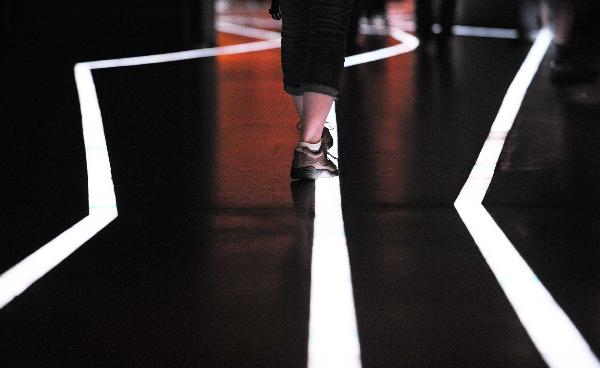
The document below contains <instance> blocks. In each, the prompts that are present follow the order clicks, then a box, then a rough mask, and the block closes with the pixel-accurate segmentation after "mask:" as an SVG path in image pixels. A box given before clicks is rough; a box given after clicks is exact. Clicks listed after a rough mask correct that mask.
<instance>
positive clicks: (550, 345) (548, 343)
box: [454, 29, 600, 368]
mask: <svg viewBox="0 0 600 368" xmlns="http://www.w3.org/2000/svg"><path fill="white" fill-rule="evenodd" d="M551 40H552V34H551V32H550V31H549V30H547V29H545V30H543V31H541V32H540V33H539V35H538V37H537V39H536V41H535V43H534V45H533V47H532V48H531V50H530V52H529V54H528V55H527V58H526V59H525V61H524V63H523V65H522V66H521V68H520V69H519V72H518V73H517V75H516V77H515V79H514V81H513V82H512V84H511V85H510V87H509V89H508V92H507V94H506V97H505V98H504V101H503V102H502V106H501V108H500V111H499V112H498V115H497V117H496V120H495V121H494V123H493V125H492V128H491V130H490V134H489V136H488V138H487V140H486V142H485V144H484V146H483V148H482V150H481V153H480V154H479V157H478V159H477V162H476V163H475V166H474V167H473V170H472V171H471V174H470V175H469V178H468V180H467V182H466V183H465V185H464V187H463V188H462V190H461V192H460V194H459V196H458V198H457V199H456V202H455V204H454V205H455V207H456V209H457V211H458V213H459V215H460V217H461V218H462V219H463V221H464V222H465V225H466V227H467V229H468V230H469V232H470V233H471V235H472V236H473V239H474V240H475V243H476V244H477V246H478V247H479V249H480V251H481V253H482V255H483V257H484V258H485V260H486V262H487V263H488V265H489V267H490V269H491V270H492V272H493V273H494V275H495V277H496V279H497V280H498V283H499V284H500V287H501V288H502V290H503V291H504V293H505V294H506V296H507V298H508V300H509V301H510V303H511V304H512V306H513V308H514V310H515V312H516V314H517V316H518V317H519V319H520V320H521V323H522V324H523V326H524V327H525V329H526V330H527V333H528V334H529V336H530V337H531V339H532V341H533V343H534V344H535V346H536V348H537V349H538V350H539V352H540V354H541V355H542V358H543V359H544V361H545V362H546V363H547V364H548V365H549V366H550V367H551V368H573V367H577V368H598V367H600V362H599V361H598V358H597V357H596V356H595V355H594V353H593V352H592V351H591V349H590V347H589V345H588V343H587V342H586V341H585V340H584V338H583V337H582V336H581V333H580V332H579V331H578V330H577V328H576V327H575V326H574V325H573V323H572V322H571V320H570V319H569V317H568V316H567V315H566V314H565V312H564V311H563V310H562V309H561V308H560V306H559V305H558V304H557V303H556V301H555V300H554V298H553V297H552V295H550V293H549V292H548V290H547V289H546V288H545V287H544V286H543V285H542V283H541V282H540V280H539V279H538V278H537V276H536V275H535V274H534V273H533V271H532V270H531V268H530V267H529V266H528V265H527V263H526V262H525V261H524V260H523V258H522V257H521V256H520V254H519V253H518V252H517V250H516V249H515V247H514V246H513V245H512V244H511V242H510V240H509V239H508V238H507V237H506V235H505V234H504V233H503V232H502V230H501V229H500V227H499V226H498V225H497V224H496V222H495V221H494V219H493V218H492V217H491V216H490V214H489V213H488V212H487V210H486V209H485V208H484V206H483V205H482V202H483V199H484V197H485V194H486V192H487V190H488V188H489V186H490V183H491V181H492V177H493V175H494V171H495V168H496V165H497V163H498V160H499V157H500V154H501V152H502V148H503V146H504V142H505V140H506V136H507V134H508V132H509V131H510V129H511V128H512V125H513V123H514V121H515V118H516V116H517V113H518V112H519V109H520V106H521V104H522V102H523V99H524V97H525V94H526V92H527V89H528V88H529V85H530V84H531V81H532V80H533V77H534V75H535V74H536V72H537V70H538V68H539V65H540V63H541V61H542V59H543V57H544V55H545V53H546V51H547V49H548V46H549V45H550V42H551Z"/></svg>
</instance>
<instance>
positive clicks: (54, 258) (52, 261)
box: [0, 24, 281, 309]
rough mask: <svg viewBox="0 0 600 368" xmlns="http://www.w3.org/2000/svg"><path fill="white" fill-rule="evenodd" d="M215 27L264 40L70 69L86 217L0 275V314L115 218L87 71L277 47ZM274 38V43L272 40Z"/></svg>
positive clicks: (97, 112)
mask: <svg viewBox="0 0 600 368" xmlns="http://www.w3.org/2000/svg"><path fill="white" fill-rule="evenodd" d="M218 26H221V27H222V28H224V30H223V32H226V33H227V32H232V33H236V34H240V33H243V32H244V28H246V31H247V32H248V37H251V38H262V37H265V38H268V40H266V41H258V42H249V43H245V44H239V45H232V46H222V47H212V48H206V49H197V50H189V51H182V52H172V53H166V54H158V55H148V56H139V57H130V58H120V59H112V60H99V61H92V62H83V63H78V64H76V65H75V68H74V73H75V82H76V86H77V92H78V96H79V105H80V109H81V122H82V128H83V138H84V146H85V155H86V169H87V177H88V210H89V213H88V216H86V217H85V218H83V219H82V220H80V221H79V222H77V223H76V224H75V225H73V226H72V227H70V228H69V229H67V230H65V231H64V232H63V233H61V234H60V235H58V236H57V237H56V238H54V239H52V240H51V241H50V242H48V243H46V244H45V245H43V246H42V247H40V248H39V249H38V250H36V251H35V252H33V253H32V254H30V255H29V256H27V257H26V258H25V259H23V260H21V261H19V262H18V263H17V264H16V265H14V266H13V267H11V268H10V269H9V270H7V271H5V272H4V273H3V274H1V275H0V309H2V308H4V307H5V306H6V305H7V304H8V303H10V302H11V301H12V300H13V299H14V298H16V297H17V296H19V295H20V294H22V293H23V292H24V291H25V290H27V289H28V288H29V287H30V286H31V285H33V284H34V283H35V282H36V281H38V280H39V279H40V278H42V277H43V276H44V275H46V274H47V273H48V272H50V271H51V270H52V269H53V268H55V267H56V266H57V265H59V264H60V263H61V262H62V261H64V260H65V259H66V258H67V257H68V256H69V255H71V254H72V253H73V252H75V251H76V250H77V249H79V248H80V247H81V246H82V245H83V244H84V243H85V242H87V241H88V240H90V239H91V238H92V237H93V236H94V235H96V234H97V233H98V232H99V231H100V230H102V229H103V228H105V227H106V226H107V225H108V224H110V223H111V222H112V221H113V220H114V219H115V218H117V216H118V210H117V206H116V199H115V191H114V185H113V181H112V175H111V168H110V161H109V158H108V150H107V147H106V138H105V136H104V127H103V121H102V114H101V111H100V106H99V103H98V96H97V94H96V86H95V84H94V79H93V76H92V70H93V69H105V68H116V67H124V66H137V65H148V64H156V63H165V62H172V61H181V60H189V59H198V58H203V57H214V56H220V55H232V54H239V53H247V52H256V51H263V50H269V49H275V48H278V47H280V45H281V42H280V35H279V34H276V33H275V32H268V31H261V30H257V29H250V28H248V27H243V26H235V25H231V24H219V25H218ZM275 37H277V39H274V38H275Z"/></svg>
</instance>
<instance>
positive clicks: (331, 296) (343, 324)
mask: <svg viewBox="0 0 600 368" xmlns="http://www.w3.org/2000/svg"><path fill="white" fill-rule="evenodd" d="M390 35H391V36H392V37H394V38H395V39H396V40H397V41H400V42H402V43H401V44H399V45H394V46H390V47H386V48H383V49H379V50H376V51H372V52H367V53H363V54H358V55H354V56H351V57H348V58H346V62H345V66H346V67H350V66H354V65H358V64H364V63H368V62H371V61H375V60H381V59H385V58H389V57H392V56H396V55H400V54H403V53H407V52H410V51H413V50H414V49H416V48H417V47H418V45H419V41H418V39H416V38H415V37H414V36H412V35H410V34H408V33H406V32H403V31H401V30H399V29H393V30H391V32H390ZM327 121H328V122H329V123H330V124H331V125H332V129H331V130H330V131H331V133H332V136H333V141H334V145H333V147H332V148H331V150H330V152H331V153H332V155H334V156H338V149H337V147H338V146H337V142H338V137H337V117H336V114H335V104H334V106H333V107H332V109H331V111H330V112H329V116H328V118H327ZM338 157H339V156H338ZM312 249H313V251H312V266H311V288H310V317H309V340H308V368H360V367H361V366H362V363H361V352H360V342H359V335H358V325H357V321H356V310H355V306H354V295H353V294H354V292H353V288H352V277H351V276H352V275H351V270H350V260H349V257H348V246H347V243H346V233H345V230H344V219H343V213H342V200H341V193H340V181H339V178H333V179H325V180H317V181H316V183H315V220H314V234H313V248H312Z"/></svg>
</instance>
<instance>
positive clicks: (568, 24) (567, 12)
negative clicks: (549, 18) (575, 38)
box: [554, 1, 575, 46]
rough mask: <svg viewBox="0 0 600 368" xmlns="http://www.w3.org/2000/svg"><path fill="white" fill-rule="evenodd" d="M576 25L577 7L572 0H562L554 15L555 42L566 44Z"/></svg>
mask: <svg viewBox="0 0 600 368" xmlns="http://www.w3.org/2000/svg"><path fill="white" fill-rule="evenodd" d="M574 25H575V8H574V6H573V4H572V3H571V2H570V1H561V2H560V3H559V4H558V8H557V9H556V15H555V17H554V43H555V44H556V45H560V46H566V45H567V44H568V43H569V41H570V38H571V32H572V31H573V26H574Z"/></svg>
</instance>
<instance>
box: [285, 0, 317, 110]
mask: <svg viewBox="0 0 600 368" xmlns="http://www.w3.org/2000/svg"><path fill="white" fill-rule="evenodd" d="M280 9H281V16H282V17H281V19H282V25H281V66H282V70H283V83H284V89H285V91H286V92H287V93H288V94H289V95H290V96H291V98H292V102H293V104H294V107H295V108H296V111H297V112H298V116H299V117H300V119H301V118H302V105H303V104H302V100H303V97H302V94H303V91H302V80H303V78H304V65H305V64H306V56H307V54H308V42H309V35H308V24H309V19H308V17H309V15H310V14H309V11H310V8H309V2H308V1H306V0H282V1H281V2H280Z"/></svg>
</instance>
